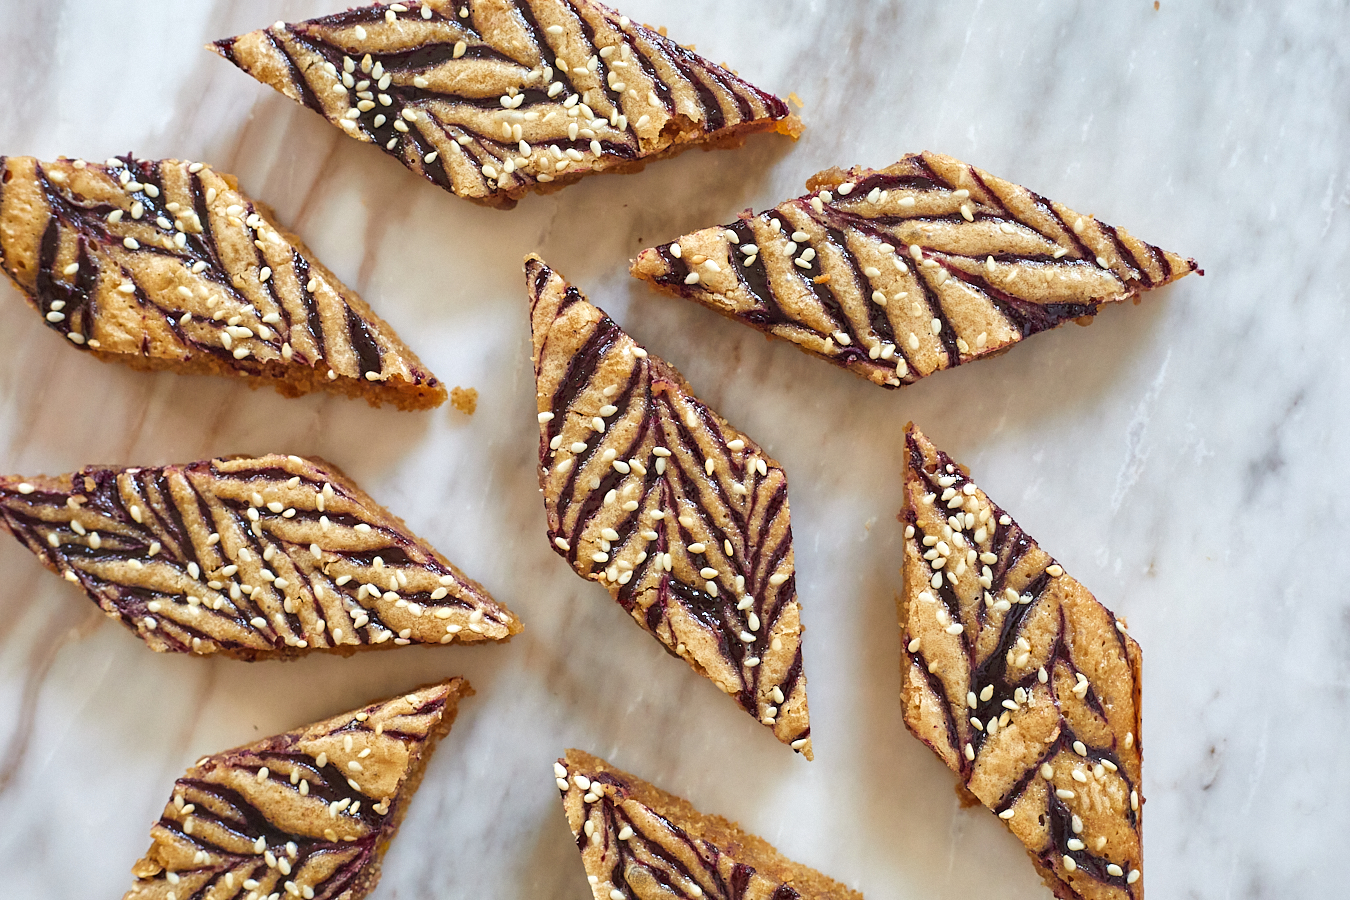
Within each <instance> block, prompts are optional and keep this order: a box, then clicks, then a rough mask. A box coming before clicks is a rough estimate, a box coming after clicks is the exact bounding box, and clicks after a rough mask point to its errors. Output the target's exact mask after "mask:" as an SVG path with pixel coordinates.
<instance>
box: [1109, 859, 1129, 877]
mask: <svg viewBox="0 0 1350 900" xmlns="http://www.w3.org/2000/svg"><path fill="white" fill-rule="evenodd" d="M1106 874H1107V875H1110V876H1111V877H1113V878H1119V877H1120V876H1122V875H1124V874H1125V871H1124V870H1123V869H1121V868H1120V866H1118V865H1116V864H1115V863H1107V864H1106Z"/></svg>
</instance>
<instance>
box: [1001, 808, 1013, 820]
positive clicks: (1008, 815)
mask: <svg viewBox="0 0 1350 900" xmlns="http://www.w3.org/2000/svg"><path fill="white" fill-rule="evenodd" d="M1014 812H1015V810H1011V809H1005V810H1004V811H1003V812H1001V813H999V814H998V817H999V818H1000V819H1003V820H1005V821H1006V820H1008V819H1011V818H1012V817H1013V814H1014Z"/></svg>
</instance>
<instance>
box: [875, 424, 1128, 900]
mask: <svg viewBox="0 0 1350 900" xmlns="http://www.w3.org/2000/svg"><path fill="white" fill-rule="evenodd" d="M904 485H905V506H904V512H903V513H902V514H901V521H902V522H903V524H904V529H905V558H904V568H903V570H902V571H903V574H904V592H903V594H902V595H901V596H900V598H899V608H900V628H901V634H902V638H901V639H902V641H903V643H904V660H903V662H902V665H901V683H902V701H903V705H904V715H905V724H906V725H907V726H909V730H910V731H912V732H914V734H915V736H916V737H918V738H919V739H920V740H922V741H923V742H924V743H926V744H928V746H930V747H931V748H932V749H933V752H934V753H936V754H937V755H938V756H939V757H941V758H942V761H943V762H945V763H946V764H947V765H948V767H950V768H951V769H952V771H954V772H956V773H957V774H958V775H959V776H960V778H961V784H962V787H961V792H962V793H963V797H965V798H969V797H971V796H973V797H974V799H975V800H978V801H979V802H980V803H983V804H984V805H985V806H987V807H988V808H989V809H991V810H993V811H994V812H995V813H997V814H998V817H999V818H1000V819H1002V820H1003V822H1004V824H1005V825H1007V827H1008V829H1009V830H1010V831H1012V833H1013V834H1014V835H1016V836H1017V838H1018V839H1019V840H1020V841H1022V843H1023V844H1025V845H1026V848H1027V852H1028V854H1030V856H1031V858H1032V861H1033V862H1034V863H1035V864H1036V868H1037V870H1038V871H1039V872H1040V873H1041V876H1042V877H1043V878H1044V879H1045V883H1046V884H1047V885H1048V886H1049V887H1050V889H1051V890H1052V891H1054V892H1055V896H1057V897H1061V898H1066V900H1127V898H1128V900H1140V898H1142V897H1143V895H1144V886H1143V882H1142V881H1141V879H1140V865H1141V860H1142V852H1143V846H1142V844H1141V831H1140V829H1141V827H1142V818H1141V814H1142V809H1141V807H1142V805H1143V798H1142V797H1141V796H1140V794H1139V792H1140V789H1141V788H1140V784H1141V782H1140V766H1141V763H1142V761H1143V747H1142V745H1141V742H1140V731H1139V727H1140V720H1139V700H1140V687H1141V685H1142V683H1143V682H1142V677H1141V672H1140V666H1141V664H1142V657H1141V655H1140V651H1139V645H1138V644H1137V643H1135V641H1134V639H1133V638H1131V637H1130V636H1129V635H1128V634H1126V633H1125V626H1124V623H1123V622H1121V621H1119V620H1118V619H1116V617H1115V616H1114V615H1112V614H1111V612H1110V610H1108V609H1106V608H1105V607H1104V606H1102V605H1101V604H1100V603H1098V602H1097V600H1096V598H1094V597H1093V596H1092V594H1090V593H1089V592H1088V590H1087V588H1085V587H1083V586H1082V585H1081V584H1079V583H1078V582H1077V581H1075V580H1074V579H1073V578H1071V577H1070V576H1068V575H1066V574H1064V570H1063V569H1062V568H1061V567H1060V566H1059V564H1058V563H1056V562H1055V561H1054V559H1053V558H1051V557H1050V556H1049V555H1048V554H1046V553H1045V551H1043V550H1042V549H1041V548H1040V547H1038V546H1037V545H1036V542H1035V541H1034V540H1032V539H1031V537H1030V536H1029V535H1027V533H1026V532H1024V531H1022V529H1020V528H1019V527H1018V526H1017V523H1016V522H1014V521H1013V520H1012V518H1011V517H1010V516H1009V515H1008V514H1007V513H1006V512H1004V511H1003V510H1002V509H1001V508H1000V507H998V506H997V505H995V504H994V503H993V501H991V500H990V499H989V498H988V497H987V496H986V495H985V493H984V492H983V491H982V490H980V489H979V488H977V487H976V486H975V483H974V482H973V481H971V480H970V476H969V474H968V473H967V472H966V470H965V469H964V468H962V467H961V466H959V465H958V464H956V463H955V462H953V461H952V460H951V458H950V457H948V456H947V455H946V454H945V453H943V452H942V451H940V450H938V449H937V448H936V447H934V446H933V445H932V444H931V443H930V442H929V441H928V439H927V438H926V437H924V436H923V434H921V433H920V432H919V431H918V429H916V428H915V427H914V426H913V425H910V427H909V429H908V431H907V432H906V436H905V482H904Z"/></svg>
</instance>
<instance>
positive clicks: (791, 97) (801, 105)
mask: <svg viewBox="0 0 1350 900" xmlns="http://www.w3.org/2000/svg"><path fill="white" fill-rule="evenodd" d="M788 99H789V100H791V101H792V105H793V106H795V107H797V108H798V109H806V104H805V103H803V102H802V98H801V97H798V96H797V92H796V91H793V92H792V93H790V94H788Z"/></svg>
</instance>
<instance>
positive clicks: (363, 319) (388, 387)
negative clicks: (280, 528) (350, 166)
mask: <svg viewBox="0 0 1350 900" xmlns="http://www.w3.org/2000/svg"><path fill="white" fill-rule="evenodd" d="M0 268H3V269H4V272H5V274H6V275H8V276H9V278H10V280H11V281H13V283H14V285H15V286H16V287H18V289H19V290H20V291H22V292H23V293H24V294H25V295H27V297H28V300H29V303H30V304H31V305H32V306H33V307H34V308H35V309H37V311H38V312H40V313H42V315H43V317H44V318H45V319H46V321H47V324H48V325H49V326H50V327H51V328H53V329H55V330H56V331H57V332H59V333H60V334H61V335H62V336H64V337H66V338H68V339H69V340H70V343H71V344H73V345H75V346H77V347H80V348H82V349H85V350H88V351H89V352H91V353H93V354H94V355H95V356H97V357H98V358H99V359H102V360H104V361H105V362H120V363H125V364H126V365H129V366H131V367H132V368H136V369H145V370H152V371H153V370H161V369H167V370H171V371H174V372H181V373H185V374H190V375H230V376H238V377H243V378H246V379H248V380H249V381H250V382H251V383H252V384H253V385H254V386H255V387H257V386H261V385H264V384H267V385H271V386H273V387H275V388H276V389H277V390H278V391H279V392H280V393H282V394H284V395H286V396H288V397H298V396H300V395H301V394H306V393H309V392H311V391H316V390H324V389H326V390H331V391H336V392H338V393H343V394H348V395H350V396H353V397H364V398H365V399H366V400H368V401H369V402H370V403H371V404H372V405H378V404H380V403H392V404H394V405H395V406H398V407H400V408H403V409H424V408H429V407H433V406H437V405H439V404H441V403H442V402H444V401H445V397H446V394H445V386H444V385H442V384H441V383H440V382H439V381H438V380H436V378H435V376H433V375H432V374H431V373H430V372H428V371H427V369H426V367H425V366H423V365H422V362H421V361H420V360H419V359H418V358H417V355H416V354H414V353H413V352H412V350H410V349H408V347H407V346H406V345H405V344H404V343H403V342H402V341H401V340H399V338H398V336H397V335H396V334H394V331H393V329H392V328H390V327H389V326H388V325H387V324H386V323H385V322H384V321H382V320H381V319H380V318H379V317H378V316H376V315H375V314H374V313H373V312H371V310H370V307H369V306H367V305H366V303H365V301H364V300H362V299H361V298H360V297H358V296H357V295H356V293H355V292H354V291H352V290H351V289H350V288H348V287H347V286H345V285H344V284H342V282H340V281H338V279H337V277H336V276H334V275H333V273H332V272H330V271H328V269H326V268H324V266H323V265H322V264H321V263H320V262H319V261H318V260H316V259H315V258H314V255H313V254H312V253H311V252H310V250H309V248H308V247H306V246H305V245H304V243H303V242H301V240H300V239H299V238H298V237H296V236H295V235H294V234H291V233H290V232H288V231H287V230H286V229H285V228H284V227H282V226H281V225H279V224H278V223H277V221H276V217H275V215H274V214H273V213H272V211H271V210H270V209H268V208H267V207H266V206H264V205H263V204H261V203H259V202H257V201H254V200H251V199H249V198H248V197H247V196H245V195H244V194H243V193H241V192H240V191H239V187H238V184H237V182H236V180H235V178H234V177H233V176H232V175H225V174H222V173H218V172H216V171H214V170H213V169H211V168H210V167H209V166H205V165H203V164H202V163H189V162H182V161H180V160H175V159H165V160H158V161H150V160H138V159H135V158H133V157H131V156H129V155H128V156H125V157H122V158H120V159H110V160H108V161H107V163H105V164H94V163H86V162H84V161H82V160H68V159H61V160H57V161H56V162H46V163H44V162H39V161H38V160H36V159H34V158H33V157H31V156H9V157H0Z"/></svg>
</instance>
